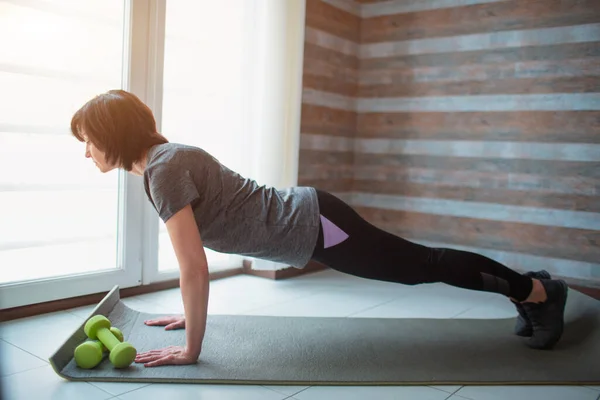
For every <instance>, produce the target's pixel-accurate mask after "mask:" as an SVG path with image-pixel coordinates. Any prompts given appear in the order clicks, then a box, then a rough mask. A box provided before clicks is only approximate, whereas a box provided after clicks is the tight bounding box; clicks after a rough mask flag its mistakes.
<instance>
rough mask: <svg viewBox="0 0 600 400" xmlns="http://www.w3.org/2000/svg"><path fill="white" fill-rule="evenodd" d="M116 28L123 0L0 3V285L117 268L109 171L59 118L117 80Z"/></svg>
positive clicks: (115, 195) (119, 32) (119, 35)
mask: <svg viewBox="0 0 600 400" xmlns="http://www.w3.org/2000/svg"><path fill="white" fill-rule="evenodd" d="M124 27H125V2H124V1H123V0H121V1H117V0H112V1H102V0H94V1H86V2H79V1H74V0H68V1H65V0H61V1H28V2H19V1H0V37H2V38H4V39H3V40H1V41H0V87H1V88H2V90H0V109H1V110H2V112H1V113H0V210H2V212H1V213H0V265H1V266H2V267H1V268H2V275H1V277H0V283H2V284H15V283H18V282H27V281H40V280H42V279H48V278H59V277H65V276H70V277H71V276H75V275H81V274H86V273H90V272H102V271H104V272H110V271H115V270H118V269H119V270H120V269H122V267H123V260H122V259H120V255H121V254H120V253H119V250H120V247H119V240H118V237H119V233H120V225H119V202H120V192H121V188H122V185H120V176H119V173H118V172H113V173H109V174H106V175H103V174H100V173H98V171H97V170H96V168H95V166H94V165H93V163H90V162H89V160H88V159H86V158H85V157H84V146H83V145H82V144H80V143H79V142H78V141H76V140H75V139H74V138H73V137H72V136H70V133H69V123H70V118H71V116H72V115H73V113H74V112H75V111H76V110H77V108H78V107H80V106H81V105H82V104H83V103H84V102H85V101H87V100H88V99H90V98H91V97H92V96H94V95H95V94H97V93H100V92H102V91H105V90H107V89H109V88H121V87H122V82H123V75H124V73H123V72H124V70H123V67H124V62H123V61H124V57H123V54H124V53H123V49H124V44H125V43H124V37H125V36H124ZM13 299H14V298H13Z"/></svg>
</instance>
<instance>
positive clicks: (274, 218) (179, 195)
mask: <svg viewBox="0 0 600 400" xmlns="http://www.w3.org/2000/svg"><path fill="white" fill-rule="evenodd" d="M144 187H145V189H146V194H147V195H148V198H149V200H150V202H151V203H152V204H153V205H154V207H155V208H156V211H157V212H158V215H159V216H160V218H161V219H162V220H163V221H164V222H166V221H167V220H168V219H169V218H171V217H172V216H173V215H174V214H175V213H177V212H178V211H179V210H181V209H182V208H183V207H185V206H186V205H187V204H191V206H192V209H193V210H194V215H195V218H196V223H197V224H198V229H199V231H200V236H201V238H202V241H203V243H204V246H205V247H207V248H209V249H212V250H215V251H218V252H221V253H230V254H238V255H243V256H249V257H254V258H260V259H265V260H271V261H275V262H280V263H285V264H288V265H290V266H292V267H295V268H303V267H304V266H306V264H307V263H308V261H309V260H310V257H311V255H312V253H313V250H314V246H315V244H316V242H317V238H318V234H319V204H318V201H317V194H316V191H315V189H314V188H311V187H291V188H287V189H284V190H277V189H275V188H271V187H266V186H264V185H263V186H259V185H258V184H257V183H256V182H255V181H254V180H252V179H248V178H244V177H242V176H240V175H239V174H238V173H236V172H234V171H232V170H230V169H229V168H227V167H226V166H224V165H223V164H221V163H220V162H219V161H218V160H217V159H216V158H215V157H213V156H212V155H210V154H209V153H208V152H206V151H204V150H203V149H201V148H198V147H194V146H189V145H183V144H178V143H167V144H162V145H158V146H154V147H152V148H151V149H150V151H149V152H148V158H147V165H146V170H145V172H144Z"/></svg>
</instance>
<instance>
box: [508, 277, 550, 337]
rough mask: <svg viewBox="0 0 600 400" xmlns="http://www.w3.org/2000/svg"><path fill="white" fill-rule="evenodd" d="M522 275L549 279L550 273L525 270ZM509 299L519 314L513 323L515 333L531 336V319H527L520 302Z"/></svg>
mask: <svg viewBox="0 0 600 400" xmlns="http://www.w3.org/2000/svg"><path fill="white" fill-rule="evenodd" d="M524 275H525V276H528V277H530V278H535V279H551V276H550V274H549V273H548V272H547V271H546V270H541V271H529V272H526V273H525V274H524ZM511 301H512V302H513V304H514V305H515V307H516V308H517V312H518V313H519V315H518V316H517V322H516V324H515V331H514V332H515V335H518V336H523V337H529V336H531V335H532V334H533V328H532V326H531V321H530V320H529V317H527V314H526V313H525V310H524V309H523V306H522V305H521V303H516V302H514V301H513V300H512V299H511Z"/></svg>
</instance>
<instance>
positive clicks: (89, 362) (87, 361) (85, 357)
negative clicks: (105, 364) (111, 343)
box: [74, 326, 123, 369]
mask: <svg viewBox="0 0 600 400" xmlns="http://www.w3.org/2000/svg"><path fill="white" fill-rule="evenodd" d="M110 331H111V332H112V333H113V335H115V337H116V338H117V339H118V340H119V341H120V342H122V341H123V332H121V331H120V330H119V328H117V327H115V326H112V327H111V328H110ZM106 351H108V349H107V348H106V346H104V345H103V344H102V342H100V341H99V340H88V341H86V342H83V343H81V344H80V345H79V346H77V347H76V348H75V353H74V358H75V363H76V364H77V366H78V367H79V368H84V369H90V368H95V367H96V366H97V365H98V364H100V362H102V358H104V352H106Z"/></svg>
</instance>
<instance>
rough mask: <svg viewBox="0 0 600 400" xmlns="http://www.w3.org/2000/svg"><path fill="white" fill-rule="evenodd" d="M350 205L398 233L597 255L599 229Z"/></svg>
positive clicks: (552, 253)
mask: <svg viewBox="0 0 600 400" xmlns="http://www.w3.org/2000/svg"><path fill="white" fill-rule="evenodd" d="M354 208H355V209H356V210H357V212H358V213H359V214H360V215H361V216H363V218H365V219H366V220H367V221H369V222H370V223H372V224H374V225H375V226H377V227H379V228H381V229H384V230H386V231H388V232H392V233H394V234H396V235H399V236H401V237H411V238H415V239H423V240H428V241H437V242H444V243H449V244H452V243H455V244H457V245H467V246H474V247H486V248H491V249H496V250H506V251H515V252H523V253H527V254H532V255H540V256H546V257H557V258H565V259H570V260H577V261H585V262H597V261H598V259H599V258H600V231H592V230H584V229H573V228H560V227H549V226H539V225H532V224H522V223H515V222H503V221H490V220H482V219H473V218H464V217H453V216H440V215H430V214H425V213H415V212H405V211H394V210H382V209H376V208H367V207H360V206H356V207H354Z"/></svg>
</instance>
